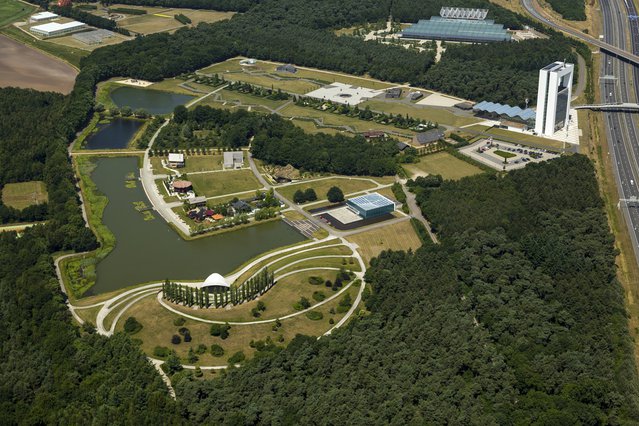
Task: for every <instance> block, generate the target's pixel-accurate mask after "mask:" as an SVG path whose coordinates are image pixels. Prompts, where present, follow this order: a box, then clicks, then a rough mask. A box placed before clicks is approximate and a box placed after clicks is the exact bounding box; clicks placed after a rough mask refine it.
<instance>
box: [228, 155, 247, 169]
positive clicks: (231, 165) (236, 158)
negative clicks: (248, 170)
mask: <svg viewBox="0 0 639 426" xmlns="http://www.w3.org/2000/svg"><path fill="white" fill-rule="evenodd" d="M243 166H244V153H243V152H242V151H232V152H225V153H224V168H225V169H240V168H242V167H243Z"/></svg>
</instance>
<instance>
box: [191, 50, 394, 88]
mask: <svg viewBox="0 0 639 426" xmlns="http://www.w3.org/2000/svg"><path fill="white" fill-rule="evenodd" d="M242 59H244V58H233V59H229V60H227V61H224V62H220V63H217V64H213V65H211V66H209V67H206V68H203V69H201V70H200V72H202V73H205V74H215V73H218V74H222V73H228V72H237V71H242V70H243V69H246V70H250V71H253V72H263V73H267V74H271V75H274V76H278V77H281V78H284V79H286V80H287V81H289V87H294V86H292V84H293V82H295V80H298V81H300V82H302V83H305V84H307V85H308V84H315V85H324V84H330V83H334V82H336V81H337V82H340V83H344V84H351V85H354V86H361V87H368V88H370V89H386V88H389V87H393V86H395V84H392V83H386V82H384V81H380V80H375V79H372V78H368V77H358V76H354V75H348V74H342V73H337V72H332V71H322V70H318V69H311V68H299V67H297V72H296V73H294V74H291V73H288V72H277V71H276V68H277V67H278V66H280V65H283V63H281V62H270V61H258V62H257V64H255V65H251V66H245V67H243V66H242V65H240V61H241V60H242ZM229 78H230V79H233V78H232V77H230V76H229ZM267 78H268V77H267ZM303 79H305V80H312V81H313V82H312V83H311V82H304V81H303ZM271 80H272V79H271ZM254 84H258V83H254ZM267 87H270V85H267ZM276 88H277V87H276ZM289 91H294V90H292V89H289ZM307 91H308V90H307ZM296 93H297V92H296ZM301 93H306V92H301Z"/></svg>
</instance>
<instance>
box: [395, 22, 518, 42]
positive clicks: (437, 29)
mask: <svg viewBox="0 0 639 426" xmlns="http://www.w3.org/2000/svg"><path fill="white" fill-rule="evenodd" d="M401 37H402V38H411V39H422V40H446V41H459V42H470V43H488V42H497V41H511V40H512V37H511V35H510V34H509V33H508V31H507V30H506V29H505V28H504V26H503V25H501V24H496V23H495V21H493V20H490V19H487V20H472V19H449V18H443V17H441V16H433V17H431V18H430V19H429V20H425V19H422V20H420V21H419V22H418V23H416V24H413V25H411V26H410V27H409V28H406V29H405V30H404V31H403V32H402V34H401Z"/></svg>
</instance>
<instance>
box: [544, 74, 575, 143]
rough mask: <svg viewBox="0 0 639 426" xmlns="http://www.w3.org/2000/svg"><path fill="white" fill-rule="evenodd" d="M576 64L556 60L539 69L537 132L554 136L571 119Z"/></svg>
mask: <svg viewBox="0 0 639 426" xmlns="http://www.w3.org/2000/svg"><path fill="white" fill-rule="evenodd" d="M574 70H575V66H574V64H567V63H565V62H554V63H552V64H550V65H546V66H545V67H543V68H542V69H541V70H539V91H538V92H537V116H536V119H535V132H536V133H537V134H540V135H544V136H553V135H554V134H555V132H557V131H558V130H561V129H565V128H566V126H567V125H568V122H569V119H570V98H571V97H572V77H573V74H574Z"/></svg>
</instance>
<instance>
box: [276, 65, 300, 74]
mask: <svg viewBox="0 0 639 426" xmlns="http://www.w3.org/2000/svg"><path fill="white" fill-rule="evenodd" d="M275 70H276V71H277V72H290V73H291V74H295V73H296V72H297V68H295V66H294V65H291V64H286V65H280V66H279V67H277V68H275Z"/></svg>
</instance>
